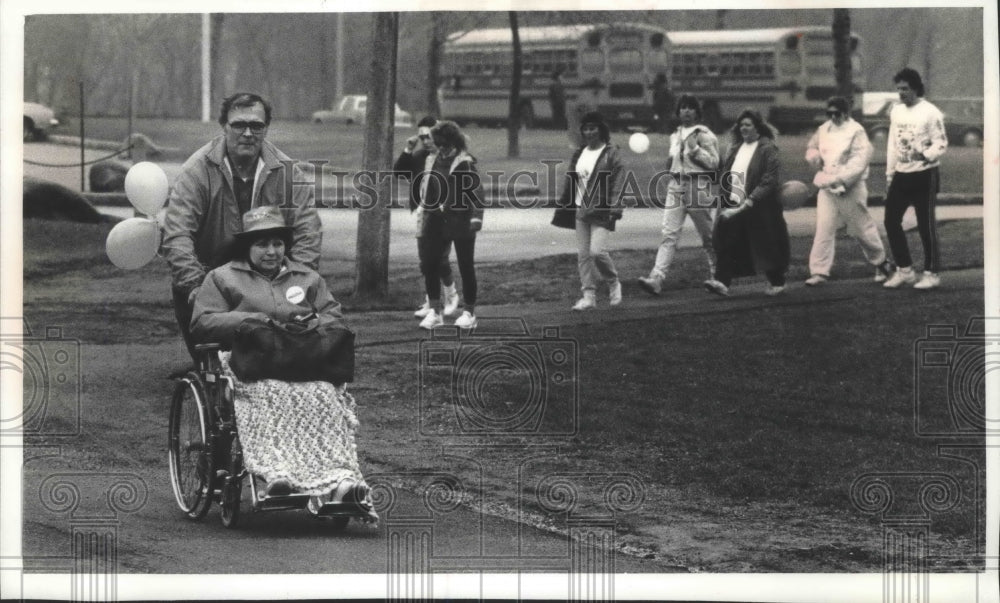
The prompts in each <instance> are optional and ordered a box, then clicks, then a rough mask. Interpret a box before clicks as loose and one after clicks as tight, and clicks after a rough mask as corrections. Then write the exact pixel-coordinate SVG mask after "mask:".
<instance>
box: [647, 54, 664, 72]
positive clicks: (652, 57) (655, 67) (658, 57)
mask: <svg viewBox="0 0 1000 603" xmlns="http://www.w3.org/2000/svg"><path fill="white" fill-rule="evenodd" d="M646 60H647V61H648V62H649V70H650V71H653V72H660V71H666V69H667V51H666V50H663V49H655V50H650V51H649V52H647V53H646Z"/></svg>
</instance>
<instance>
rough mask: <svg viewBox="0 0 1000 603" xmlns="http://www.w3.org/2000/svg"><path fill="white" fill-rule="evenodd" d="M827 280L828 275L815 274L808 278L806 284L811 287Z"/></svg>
mask: <svg viewBox="0 0 1000 603" xmlns="http://www.w3.org/2000/svg"><path fill="white" fill-rule="evenodd" d="M825 282H826V277H825V276H823V275H822V274H814V275H812V276H810V277H809V278H807V279H806V285H808V286H810V287H815V286H816V285H822V284H823V283H825Z"/></svg>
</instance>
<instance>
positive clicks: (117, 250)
mask: <svg viewBox="0 0 1000 603" xmlns="http://www.w3.org/2000/svg"><path fill="white" fill-rule="evenodd" d="M159 247H160V227H159V225H157V223H156V220H150V219H148V218H129V219H127V220H123V221H121V222H119V223H118V224H117V225H115V227H114V228H112V229H111V232H109V233H108V240H107V243H106V244H105V246H104V249H105V251H106V252H107V254H108V259H109V260H111V263H112V264H114V265H115V266H118V267H119V268H122V269H123V270H135V269H136V268H142V267H143V266H145V265H146V264H148V263H149V261H150V260H152V259H153V258H154V257H156V251H157V250H158V249H159Z"/></svg>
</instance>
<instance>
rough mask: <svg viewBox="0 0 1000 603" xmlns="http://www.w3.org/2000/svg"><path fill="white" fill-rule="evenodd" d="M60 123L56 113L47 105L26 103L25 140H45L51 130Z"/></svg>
mask: <svg viewBox="0 0 1000 603" xmlns="http://www.w3.org/2000/svg"><path fill="white" fill-rule="evenodd" d="M58 125H59V120H58V119H56V113H55V111H53V110H52V109H49V108H48V107H46V106H45V105H39V104H38V103H24V140H25V141H29V140H45V137H46V136H48V134H49V130H51V129H52V128H54V127H56V126H58Z"/></svg>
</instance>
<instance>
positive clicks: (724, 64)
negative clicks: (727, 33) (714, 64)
mask: <svg viewBox="0 0 1000 603" xmlns="http://www.w3.org/2000/svg"><path fill="white" fill-rule="evenodd" d="M732 63H733V55H732V54H730V53H728V52H723V53H722V54H720V55H719V75H729V74H730V73H732V70H733V68H732Z"/></svg>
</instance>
